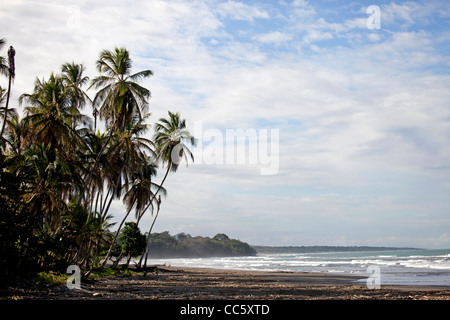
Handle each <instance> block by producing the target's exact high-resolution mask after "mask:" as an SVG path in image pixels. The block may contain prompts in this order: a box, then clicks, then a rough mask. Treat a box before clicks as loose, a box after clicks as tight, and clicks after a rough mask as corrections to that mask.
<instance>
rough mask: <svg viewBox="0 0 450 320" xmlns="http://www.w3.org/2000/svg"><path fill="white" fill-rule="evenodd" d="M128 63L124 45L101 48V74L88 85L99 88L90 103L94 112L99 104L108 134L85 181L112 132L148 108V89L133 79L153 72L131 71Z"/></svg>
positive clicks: (87, 181) (122, 127)
mask: <svg viewBox="0 0 450 320" xmlns="http://www.w3.org/2000/svg"><path fill="white" fill-rule="evenodd" d="M131 66H132V61H131V59H130V56H129V52H128V50H126V49H125V48H115V49H114V50H113V51H108V50H104V51H102V52H101V54H100V59H99V60H97V68H98V71H99V72H100V73H101V74H102V75H100V76H98V77H96V78H94V79H93V80H92V83H91V86H90V87H89V89H90V88H92V87H93V88H95V89H100V90H99V91H98V92H97V94H96V95H95V98H94V101H93V107H94V112H95V110H97V107H99V111H98V112H99V116H100V119H101V120H102V119H103V120H105V121H106V124H107V127H108V130H109V137H108V140H107V141H106V142H105V144H104V145H103V147H102V149H101V150H100V152H99V154H98V156H97V159H96V161H95V163H94V165H93V167H92V169H91V172H90V174H89V177H88V178H87V180H86V185H89V183H90V180H91V179H92V174H93V172H94V171H95V168H96V167H97V166H98V161H99V159H100V157H101V155H102V154H103V152H104V150H105V148H106V147H107V145H108V144H109V142H110V140H111V138H112V136H113V135H114V132H115V131H119V132H123V131H124V130H125V128H126V127H127V125H128V124H129V123H130V121H131V119H132V118H133V117H135V116H138V117H139V118H141V117H142V115H143V114H145V113H146V111H147V108H148V101H147V100H148V98H150V96H151V94H150V91H149V90H148V89H146V88H144V87H142V86H140V85H139V84H138V83H137V82H136V81H139V80H141V79H144V78H148V77H150V76H151V75H153V72H152V71H151V70H144V71H140V72H138V73H135V74H131Z"/></svg>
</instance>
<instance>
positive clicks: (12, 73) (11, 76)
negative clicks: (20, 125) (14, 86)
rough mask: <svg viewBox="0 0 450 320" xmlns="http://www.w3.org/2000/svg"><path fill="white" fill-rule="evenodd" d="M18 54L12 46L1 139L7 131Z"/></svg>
mask: <svg viewBox="0 0 450 320" xmlns="http://www.w3.org/2000/svg"><path fill="white" fill-rule="evenodd" d="M15 54H16V51H15V50H14V48H13V47H12V46H11V47H10V48H9V50H8V60H9V68H8V73H9V77H8V78H9V80H8V93H7V96H6V104H5V118H4V119H3V126H2V131H1V132H0V141H1V140H2V138H3V132H4V131H5V127H6V120H7V117H8V105H9V97H10V95H11V81H12V79H14V77H15V74H16V71H15V65H14V56H15Z"/></svg>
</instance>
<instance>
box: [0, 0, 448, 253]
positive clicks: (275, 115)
mask: <svg viewBox="0 0 450 320" xmlns="http://www.w3.org/2000/svg"><path fill="white" fill-rule="evenodd" d="M449 18H450V6H448V1H446V0H442V1H399V0H390V1H381V0H373V1H372V0H370V1H359V0H358V1H337V0H328V1H326V0H319V1H313V0H310V1H306V0H294V1H293V0H278V1H262V0H261V1H243V0H242V1H238V0H227V1H223V0H221V1H216V0H209V1H208V0H207V1H187V0H186V1H185V0H175V1H160V0H148V1H134V0H126V1H124V0H122V1H115V0H107V1H106V0H105V1H104V0H101V1H87V0H85V1H83V0H80V1H56V0H54V1H52V0H47V1H32V0H14V1H5V0H2V1H1V2H0V30H1V31H0V38H6V40H7V46H5V47H4V48H3V50H2V52H0V54H1V55H2V56H6V51H7V50H6V48H7V47H9V45H12V46H14V48H15V50H16V57H15V58H16V79H15V82H14V87H13V93H12V97H13V102H15V103H16V105H15V106H16V107H17V98H18V96H19V95H20V94H21V93H24V92H31V91H32V89H33V83H34V81H35V79H36V77H39V78H41V79H42V78H43V77H44V78H48V76H49V75H50V73H51V72H52V71H54V72H59V70H60V66H61V65H62V64H63V63H65V62H71V61H74V62H76V63H83V64H84V65H85V66H86V68H87V70H86V75H88V76H89V77H91V78H93V77H95V76H96V75H98V73H97V70H96V68H95V61H96V60H97V59H98V57H99V54H100V52H101V51H102V50H104V49H108V50H111V49H113V48H114V47H116V46H117V47H126V48H127V49H128V50H129V51H130V54H131V58H132V60H133V71H135V72H137V71H140V70H145V69H150V70H152V71H153V72H154V76H153V77H151V78H150V79H146V80H145V81H143V82H142V85H143V86H145V87H147V88H149V89H150V90H151V92H152V98H151V100H150V112H152V117H151V123H152V124H154V123H155V122H156V121H157V120H158V119H159V118H161V117H165V116H166V115H167V111H168V110H170V111H178V112H180V114H181V116H182V117H183V118H185V119H186V121H187V126H188V129H189V130H190V131H191V132H192V133H193V134H194V135H195V136H196V138H198V139H199V145H198V146H197V147H196V148H193V152H194V154H195V160H196V161H195V163H194V164H192V163H189V165H188V166H187V167H186V165H185V164H184V163H182V164H181V165H180V168H179V170H178V171H177V172H176V173H174V174H170V175H169V177H168V178H167V181H166V183H165V184H164V186H165V187H166V188H167V190H168V195H167V198H166V199H164V200H163V203H162V205H161V211H160V214H159V217H158V220H157V222H156V224H155V228H154V231H155V232H162V231H166V230H167V231H169V232H170V233H171V234H177V233H180V232H185V233H189V234H191V235H193V236H195V235H202V236H210V237H212V236H214V235H215V234H217V233H226V234H227V235H228V236H230V237H232V238H237V239H240V240H242V241H246V242H248V243H250V244H254V245H279V246H281V245H292V246H296V245H298V246H301V245H341V246H353V245H368V246H414V247H421V248H450V196H449V195H450V143H449V139H450V90H449V88H450V19H449ZM5 81H6V80H5V79H2V80H0V85H2V86H6V82H5ZM88 94H89V95H90V96H91V97H93V96H94V95H95V92H93V91H91V90H90V91H88ZM13 106H14V105H13ZM19 110H20V108H19ZM84 112H85V113H86V114H91V110H89V108H87V109H85V110H84ZM163 171H164V169H162V170H161V172H163ZM162 175H163V173H160V174H159V175H158V177H157V179H162ZM124 211H125V210H124V207H123V205H122V204H121V203H120V202H115V203H114V204H113V206H112V208H111V213H113V214H114V215H115V217H116V219H117V221H119V220H121V218H122V217H123V215H124ZM151 222H152V217H151V215H149V214H148V215H147V216H145V217H144V218H143V219H142V220H141V222H140V227H141V230H142V231H143V232H146V231H148V228H149V227H150V224H151Z"/></svg>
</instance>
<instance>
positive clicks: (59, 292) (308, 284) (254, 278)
mask: <svg viewBox="0 0 450 320" xmlns="http://www.w3.org/2000/svg"><path fill="white" fill-rule="evenodd" d="M361 279H364V277H360V276H353V275H342V274H332V273H309V272H280V271H274V272H270V271H243V270H230V269H209V268H192V267H165V266H164V267H158V274H154V273H147V274H146V275H144V274H143V273H142V272H138V273H133V274H122V275H117V276H105V277H101V278H95V279H90V278H89V279H87V280H82V281H81V289H68V288H67V286H65V285H59V286H55V287H47V288H43V289H24V288H9V289H8V290H4V291H2V292H1V297H0V298H1V299H6V300H10V299H14V300H36V299H37V300H129V299H131V300H140V299H151V300H160V299H161V300H180V299H181V300H236V299H240V300H330V299H333V300H335V299H339V300H367V299H370V300H450V287H437V286H436V287H435V286H398V285H396V286H381V288H380V289H368V288H367V286H366V283H365V282H355V281H357V280H361Z"/></svg>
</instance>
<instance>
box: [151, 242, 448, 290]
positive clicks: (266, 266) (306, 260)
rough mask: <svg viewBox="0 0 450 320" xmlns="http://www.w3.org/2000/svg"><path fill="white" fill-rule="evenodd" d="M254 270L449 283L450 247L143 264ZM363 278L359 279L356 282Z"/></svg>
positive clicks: (389, 281)
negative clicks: (375, 271) (373, 272)
mask: <svg viewBox="0 0 450 320" xmlns="http://www.w3.org/2000/svg"><path fill="white" fill-rule="evenodd" d="M162 264H166V265H170V266H174V267H177V266H178V267H197V268H217V269H232V270H254V271H258V270H259V271H301V272H325V273H340V274H354V275H359V276H364V277H365V276H367V277H369V276H370V274H371V272H369V271H368V268H369V266H377V267H379V270H380V276H381V279H380V280H381V285H426V286H430V285H431V286H450V249H441V250H386V251H360V252H324V253H289V254H285V253H283V254H258V255H257V256H250V257H220V258H196V259H193V258H186V259H149V260H148V262H147V265H162ZM362 281H365V279H363V280H359V282H362Z"/></svg>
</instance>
